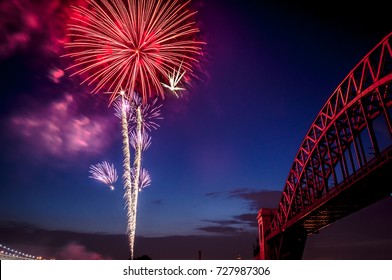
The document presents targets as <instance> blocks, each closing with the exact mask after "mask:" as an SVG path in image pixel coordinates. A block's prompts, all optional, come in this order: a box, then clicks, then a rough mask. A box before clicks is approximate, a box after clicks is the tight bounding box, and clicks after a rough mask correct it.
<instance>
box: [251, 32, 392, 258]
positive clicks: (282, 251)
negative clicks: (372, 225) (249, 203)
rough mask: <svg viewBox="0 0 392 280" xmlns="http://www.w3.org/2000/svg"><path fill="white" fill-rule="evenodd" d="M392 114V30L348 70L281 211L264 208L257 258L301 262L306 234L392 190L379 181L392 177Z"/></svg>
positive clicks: (296, 168) (313, 131)
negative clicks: (297, 260) (348, 201)
mask: <svg viewBox="0 0 392 280" xmlns="http://www.w3.org/2000/svg"><path fill="white" fill-rule="evenodd" d="M391 113H392V33H390V34H389V35H387V36H386V37H384V38H383V40H381V41H380V42H379V43H378V44H377V45H376V46H375V47H374V48H373V49H372V50H371V51H370V52H369V53H368V54H367V55H366V56H365V57H364V58H363V59H362V60H361V61H360V62H359V63H358V64H357V65H356V66H355V67H354V68H353V69H352V70H351V72H350V73H349V74H348V75H347V76H346V77H345V78H344V79H343V81H342V82H341V83H340V84H339V85H338V87H337V88H336V89H335V91H334V92H333V93H332V94H331V96H330V97H329V99H328V100H327V102H326V103H325V104H324V106H323V107H322V109H321V110H320V112H319V113H318V115H317V117H316V118H315V120H314V121H313V123H312V124H311V126H310V128H309V130H308V132H307V133H306V135H305V137H304V139H303V141H302V143H301V145H300V148H299V150H298V152H297V154H296V156H295V158H294V161H293V164H292V166H291V168H290V171H289V175H288V177H287V180H286V182H285V185H284V189H283V192H282V196H281V199H280V201H279V205H278V208H277V209H260V211H259V215H258V222H259V235H260V236H259V240H260V248H261V250H260V251H261V255H260V258H262V259H266V258H272V259H275V258H276V259H279V258H289V259H290V258H292V259H297V258H300V257H301V256H302V252H303V248H304V245H305V242H306V237H307V236H308V235H309V234H312V233H314V232H318V231H319V230H320V229H322V228H323V227H325V226H327V225H329V224H330V223H332V222H334V221H336V220H338V219H340V218H343V217H344V216H346V215H349V214H350V213H353V212H355V211H357V210H360V209H362V208H363V207H366V206H368V205H370V204H372V203H375V202H377V201H379V200H381V199H382V198H385V197H387V196H388V195H389V194H390V193H391V191H392V189H391V188H392V187H391V186H388V184H385V183H382V181H385V180H386V179H389V178H391V177H392V175H390V174H388V173H392V172H391V171H392V168H391V167H392V160H391V159H392V120H391ZM391 179H392V178H391ZM374 184H377V188H375V187H373V188H371V186H370V185H374ZM348 199H351V200H352V201H351V202H350V203H349V204H348V205H347V203H346V202H347V200H348Z"/></svg>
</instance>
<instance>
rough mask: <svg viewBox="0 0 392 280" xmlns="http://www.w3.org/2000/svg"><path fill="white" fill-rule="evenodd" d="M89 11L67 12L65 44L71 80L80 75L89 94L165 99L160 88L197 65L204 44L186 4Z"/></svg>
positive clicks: (95, 6)
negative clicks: (176, 72) (71, 60)
mask: <svg viewBox="0 0 392 280" xmlns="http://www.w3.org/2000/svg"><path fill="white" fill-rule="evenodd" d="M89 4H90V7H81V6H78V7H75V6H74V7H72V9H73V10H74V13H75V15H76V16H75V17H73V21H74V22H73V23H72V24H69V26H68V32H69V34H68V35H69V37H70V41H69V42H67V43H65V47H66V48H67V49H68V50H69V53H68V54H66V55H65V56H69V57H72V58H74V61H75V63H74V64H73V65H72V66H70V67H69V68H67V70H69V69H74V72H73V73H72V75H76V74H78V75H84V76H85V78H84V80H83V82H82V83H88V84H89V85H93V90H92V91H93V92H94V93H98V92H113V95H112V98H111V100H110V101H111V102H112V101H113V99H114V97H115V95H116V94H117V93H119V92H120V90H125V92H126V94H127V96H128V97H129V98H131V97H132V95H133V93H134V92H137V93H138V94H139V95H140V96H141V97H142V100H143V103H145V102H147V100H148V99H149V98H153V97H155V96H160V97H162V98H164V88H163V87H162V83H168V79H169V74H170V73H172V72H173V70H175V69H178V68H179V67H182V69H183V70H184V71H186V72H187V76H188V77H190V76H192V75H195V74H194V68H195V66H196V65H197V64H198V62H199V61H198V58H199V56H200V55H201V52H202V45H203V44H204V42H202V41H198V40H196V35H197V34H198V32H199V29H198V28H197V27H196V23H195V22H194V21H193V19H192V18H193V17H194V15H195V14H196V12H192V11H190V10H189V9H188V8H187V6H188V4H189V1H187V2H186V3H181V2H180V1H179V0H168V1H163V0H127V1H126V0H111V1H103V2H100V1H98V0H89Z"/></svg>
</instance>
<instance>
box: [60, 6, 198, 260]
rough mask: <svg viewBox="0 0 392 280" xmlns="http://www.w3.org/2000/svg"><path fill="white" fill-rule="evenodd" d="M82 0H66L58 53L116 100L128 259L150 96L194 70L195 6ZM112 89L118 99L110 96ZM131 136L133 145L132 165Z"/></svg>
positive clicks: (154, 112) (154, 114)
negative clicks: (77, 1)
mask: <svg viewBox="0 0 392 280" xmlns="http://www.w3.org/2000/svg"><path fill="white" fill-rule="evenodd" d="M86 1H87V3H88V5H87V6H86V7H82V6H78V7H77V6H72V9H73V11H74V16H73V17H72V20H73V23H71V24H69V25H68V34H67V35H68V36H69V42H67V43H65V48H66V49H67V51H68V53H67V54H65V55H64V56H65V57H71V58H73V59H74V64H73V65H71V66H70V67H68V68H67V69H66V70H67V71H69V70H71V71H73V73H72V74H71V76H74V75H79V76H81V77H82V82H81V84H84V83H86V84H88V85H93V89H92V92H93V93H100V92H111V96H110V98H109V106H110V105H111V104H112V103H113V102H114V103H115V104H114V105H115V107H118V108H116V115H117V116H118V117H119V118H120V119H121V128H122V132H121V133H122V137H123V140H122V141H123V156H124V159H123V167H124V173H123V181H124V190H125V193H124V198H125V201H126V207H127V217H128V225H127V233H128V238H129V243H130V251H131V259H133V255H134V253H133V251H134V239H135V228H136V210H137V198H138V189H140V188H141V186H146V185H149V183H150V177H149V175H148V176H147V175H144V173H143V170H142V169H141V154H142V151H143V149H146V148H147V147H148V145H149V141H150V140H148V139H149V138H148V136H145V133H144V132H143V131H144V130H145V129H147V130H149V131H150V130H151V129H156V128H157V127H158V124H157V123H156V122H155V121H154V119H156V118H159V113H160V112H159V110H160V106H157V107H155V103H156V100H157V98H158V97H161V98H162V99H163V98H164V97H165V96H164V94H165V90H164V89H165V88H169V89H172V88H174V89H175V88H177V90H180V89H182V88H179V87H178V86H177V84H178V83H179V82H180V80H181V81H182V86H185V85H186V86H189V85H190V82H191V80H192V78H195V77H196V73H195V71H194V69H195V68H196V66H197V64H198V63H199V60H198V59H199V57H201V56H202V46H203V45H204V44H205V42H202V41H199V40H197V39H196V35H197V34H198V33H199V29H198V28H197V27H196V23H195V21H194V20H193V18H194V16H195V14H196V12H192V11H190V9H188V5H189V3H190V0H185V2H184V3H183V2H182V0H166V1H163V0H102V1H98V0H86ZM175 69H178V71H177V72H176V71H174V72H172V71H173V70H175ZM181 69H182V70H181ZM168 73H173V75H172V76H170V74H168ZM164 85H169V87H167V86H164ZM119 95H121V98H120V99H121V102H120V103H119V102H118V101H116V98H118V97H119ZM153 98H155V100H154V101H153V103H152V104H149V102H148V101H150V100H151V99H153ZM138 99H140V100H139V101H137V100H138ZM129 121H130V123H131V125H130V123H129ZM129 132H131V133H129ZM146 135H147V134H146ZM130 138H132V139H131V141H133V142H131V144H132V145H133V147H134V149H135V158H134V161H133V168H132V169H131V156H130ZM146 139H147V140H146ZM143 141H144V142H143ZM132 172H133V173H134V174H132ZM146 174H148V173H146ZM143 176H145V177H143ZM146 176H147V177H146ZM143 180H146V181H143Z"/></svg>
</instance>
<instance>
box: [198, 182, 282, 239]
mask: <svg viewBox="0 0 392 280" xmlns="http://www.w3.org/2000/svg"><path fill="white" fill-rule="evenodd" d="M205 196H206V197H210V198H214V199H215V198H224V199H228V200H231V199H239V200H243V201H245V204H246V206H247V208H248V211H250V212H249V213H242V214H239V215H234V216H231V217H230V219H222V220H219V219H217V220H212V219H205V220H202V222H207V223H214V224H217V225H214V226H204V227H198V228H196V229H197V230H201V231H205V232H209V233H220V234H233V233H240V232H243V231H249V232H254V231H255V229H257V227H258V223H257V213H258V211H259V209H260V208H275V207H276V206H277V205H278V203H279V199H280V196H281V192H280V191H272V190H252V189H248V188H237V189H234V190H231V191H228V192H210V193H207V194H205Z"/></svg>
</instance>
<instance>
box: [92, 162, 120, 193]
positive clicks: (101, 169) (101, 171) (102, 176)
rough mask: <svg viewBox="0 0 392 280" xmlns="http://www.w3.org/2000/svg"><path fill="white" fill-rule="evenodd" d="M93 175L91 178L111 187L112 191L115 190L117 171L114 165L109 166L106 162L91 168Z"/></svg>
mask: <svg viewBox="0 0 392 280" xmlns="http://www.w3.org/2000/svg"><path fill="white" fill-rule="evenodd" d="M90 173H91V175H90V176H89V178H92V179H95V180H98V181H100V182H102V183H104V184H106V185H108V186H109V188H110V189H111V190H114V186H113V185H114V183H116V181H117V178H118V177H117V171H116V169H115V168H114V165H113V164H109V163H107V162H106V161H103V162H102V163H98V164H96V165H91V166H90Z"/></svg>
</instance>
